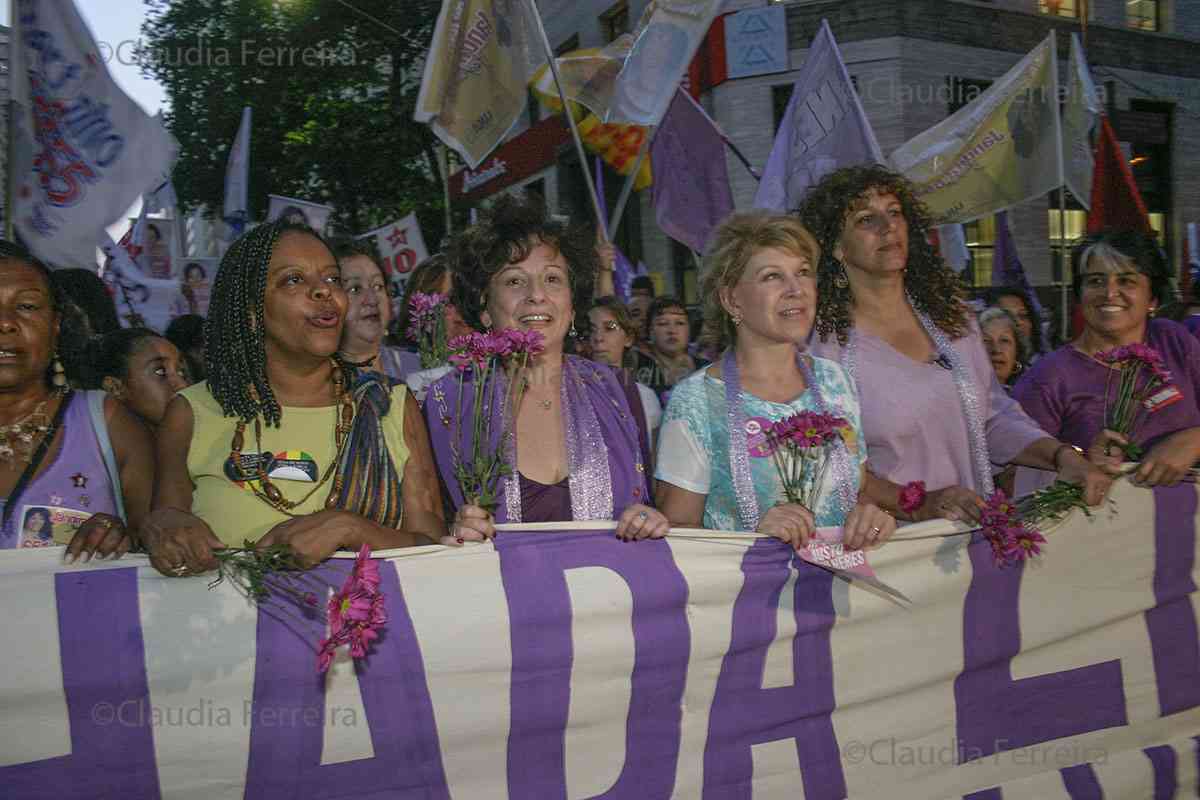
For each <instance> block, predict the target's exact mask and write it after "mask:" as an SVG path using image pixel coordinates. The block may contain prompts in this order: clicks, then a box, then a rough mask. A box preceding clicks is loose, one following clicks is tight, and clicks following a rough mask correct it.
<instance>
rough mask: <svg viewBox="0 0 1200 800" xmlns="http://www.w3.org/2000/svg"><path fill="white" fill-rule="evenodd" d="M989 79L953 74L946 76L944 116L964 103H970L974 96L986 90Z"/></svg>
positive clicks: (989, 82)
mask: <svg viewBox="0 0 1200 800" xmlns="http://www.w3.org/2000/svg"><path fill="white" fill-rule="evenodd" d="M991 85H992V82H991V81H980V80H975V79H974V78H959V77H956V76H953V75H948V76H947V77H946V91H947V96H948V98H949V99H948V100H947V102H946V116H950V115H951V114H953V113H954V112H955V111H958V110H959V109H960V108H962V107H963V106H965V105H970V104H971V103H972V102H974V101H975V98H977V97H979V95H981V94H983V93H984V92H986V91H987V90H988V87H990V86H991Z"/></svg>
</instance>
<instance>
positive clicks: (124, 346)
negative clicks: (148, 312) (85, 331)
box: [80, 328, 169, 389]
mask: <svg viewBox="0 0 1200 800" xmlns="http://www.w3.org/2000/svg"><path fill="white" fill-rule="evenodd" d="M150 339H162V340H164V341H169V340H168V339H167V338H166V337H165V336H163V335H162V334H160V333H158V332H157V331H152V330H150V329H149V328H118V329H117V330H115V331H109V332H108V333H106V334H104V335H103V336H93V337H92V338H91V339H89V340H88V347H87V354H88V368H87V371H86V372H85V373H84V377H83V378H82V379H81V380H80V384H81V385H82V386H83V388H85V389H102V388H104V379H105V378H120V379H121V380H127V379H128V378H129V360H130V359H131V358H133V355H134V353H136V352H137V351H138V350H140V349H141V347H142V343H143V342H145V341H147V340H150Z"/></svg>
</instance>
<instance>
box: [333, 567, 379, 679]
mask: <svg viewBox="0 0 1200 800" xmlns="http://www.w3.org/2000/svg"><path fill="white" fill-rule="evenodd" d="M379 584H380V578H379V565H378V564H377V563H376V562H375V561H374V560H373V559H372V558H371V548H370V547H369V546H368V545H365V544H364V545H363V546H362V547H361V548H360V549H359V551H358V557H357V558H356V559H355V560H354V568H353V569H352V570H351V571H350V575H349V577H347V578H346V582H345V583H344V584H342V588H341V590H339V591H338V592H337V594H335V595H334V596H333V597H331V598H330V599H329V607H328V610H329V636H328V638H325V639H322V640H321V643H320V645H319V647H318V650H317V670H318V671H320V672H325V671H326V670H327V669H329V665H330V664H331V663H332V662H333V653H334V651H336V650H337V648H338V647H340V646H341V645H343V644H349V645H350V655H351V656H353V657H354V658H363V657H364V656H366V654H367V650H368V649H369V647H370V644H371V642H372V641H374V640H375V639H377V638H379V629H380V628H382V627H383V626H384V625H385V624H386V623H387V619H388V617H387V608H386V606H385V605H384V595H383V593H382V592H380V591H379Z"/></svg>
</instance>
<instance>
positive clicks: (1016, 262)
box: [992, 211, 1045, 325]
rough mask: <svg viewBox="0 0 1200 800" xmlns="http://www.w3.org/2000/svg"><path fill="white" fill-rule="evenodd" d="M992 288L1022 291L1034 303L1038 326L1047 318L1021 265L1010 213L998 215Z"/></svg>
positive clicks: (993, 255) (1004, 212) (993, 256)
mask: <svg viewBox="0 0 1200 800" xmlns="http://www.w3.org/2000/svg"><path fill="white" fill-rule="evenodd" d="M992 286H1008V287H1011V288H1015V289H1020V290H1021V291H1023V292H1024V293H1025V295H1026V297H1028V298H1029V301H1030V302H1031V303H1033V311H1034V313H1035V314H1037V320H1036V322H1037V324H1039V325H1040V324H1041V321H1042V320H1043V319H1044V318H1045V315H1044V314H1043V313H1042V304H1041V303H1039V302H1038V297H1037V292H1035V291H1034V290H1033V286H1032V285H1031V284H1030V283H1029V276H1028V275H1026V274H1025V267H1024V266H1023V265H1022V264H1021V256H1020V255H1019V254H1018V253H1017V243H1016V241H1015V240H1014V239H1013V235H1012V231H1011V230H1009V227H1008V212H1007V211H1000V212H998V213H997V214H996V248H995V250H993V251H992Z"/></svg>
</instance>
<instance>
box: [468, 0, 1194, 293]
mask: <svg viewBox="0 0 1200 800" xmlns="http://www.w3.org/2000/svg"><path fill="white" fill-rule="evenodd" d="M645 5H646V2H645V0H615V2H614V0H599V1H598V2H589V1H587V0H579V2H576V3H573V4H567V8H566V10H560V13H556V14H555V15H553V17H552V18H548V19H546V20H545V23H546V28H547V34H548V36H549V37H550V41H551V44H552V46H554V47H555V48H556V49H557V50H558V51H559V52H566V51H568V50H573V49H577V48H580V47H598V46H602V45H603V44H605V43H606V42H608V41H610V40H611V39H612V38H615V36H617V35H620V34H621V33H623V32H625V31H628V30H632V29H633V27H634V26H636V24H637V20H638V18H639V17H640V15H641V13H642V11H643V10H644V7H645ZM768 5H781V6H783V11H784V14H782V15H780V18H781V19H783V20H785V24H786V37H787V38H786V41H787V46H788V51H789V58H790V64H789V67H790V69H788V70H787V71H781V72H776V73H773V74H764V75H757V76H755V77H748V78H741V79H727V80H723V81H721V82H719V83H717V84H716V85H712V86H704V87H703V88H704V91H703V92H702V95H701V103H702V104H703V105H704V106H705V107H706V109H707V110H708V111H709V113H710V114H711V116H712V117H713V118H714V119H715V120H716V122H717V123H718V125H720V126H721V128H722V129H723V130H724V132H725V133H726V134H727V135H728V136H729V137H730V139H732V140H733V142H734V143H735V144H736V145H737V146H738V148H739V149H740V150H741V151H742V152H743V154H744V155H745V156H746V157H747V158H748V160H749V161H750V162H751V163H752V164H754V165H755V166H758V167H761V166H762V165H763V164H765V163H766V160H767V156H768V154H769V153H770V150H771V145H772V143H773V141H774V137H775V131H776V129H777V126H778V124H779V120H780V117H781V115H782V113H783V110H784V108H785V107H786V103H787V99H788V97H789V93H790V88H791V84H792V82H793V81H794V80H795V78H796V76H797V74H798V70H799V68H800V67H801V66H802V65H803V63H804V59H805V55H806V52H807V48H808V46H809V43H810V41H811V40H812V38H813V36H814V35H815V34H816V32H817V29H818V27H819V26H820V23H821V20H822V19H827V20H828V21H829V24H830V27H831V28H832V30H833V33H834V36H835V37H836V39H837V41H838V43H839V45H840V46H841V49H842V54H843V58H844V60H845V62H846V66H847V69H848V71H849V72H850V75H851V77H852V78H853V80H854V82H855V84H856V86H857V87H858V92H859V95H860V98H861V99H862V103H863V107H864V109H865V110H866V113H867V116H868V118H869V119H870V121H871V123H872V125H873V127H874V129H875V134H876V137H877V138H878V140H879V144H880V147H881V148H882V150H883V153H884V155H885V156H886V155H888V154H890V153H891V152H892V151H893V150H894V149H895V148H897V147H898V146H899V145H901V144H902V143H904V142H905V141H907V140H908V139H910V138H912V137H913V136H915V135H917V134H919V133H921V132H922V131H924V130H926V129H927V128H929V127H931V126H932V125H934V124H936V123H937V122H939V121H941V120H942V119H945V118H946V117H947V116H948V115H949V114H951V113H952V112H953V111H955V110H957V109H958V108H959V107H961V106H962V105H964V104H965V103H966V102H968V101H969V100H970V99H972V98H973V97H975V96H976V95H977V94H978V93H979V92H980V91H982V89H983V88H986V86H987V85H988V84H989V83H990V82H991V81H992V80H994V79H996V78H998V77H1000V76H1001V75H1002V74H1004V72H1006V71H1007V70H1008V69H1009V68H1011V67H1012V66H1013V65H1014V64H1016V62H1017V61H1018V60H1020V59H1021V57H1022V56H1024V55H1025V54H1026V53H1028V52H1029V51H1030V50H1032V49H1033V48H1034V47H1035V46H1036V45H1037V44H1038V43H1039V42H1040V41H1042V40H1043V39H1044V38H1045V37H1046V35H1047V34H1048V33H1049V31H1050V30H1051V28H1053V29H1055V30H1056V31H1057V32H1058V43H1059V68H1060V73H1061V74H1060V80H1065V70H1066V60H1067V54H1068V50H1069V42H1070V34H1071V33H1080V34H1082V35H1083V36H1084V38H1085V51H1086V55H1087V59H1088V62H1089V65H1090V67H1091V70H1092V75H1093V78H1094V80H1095V82H1096V85H1097V87H1098V89H1100V90H1101V93H1102V95H1103V98H1104V104H1105V107H1106V111H1107V113H1108V115H1109V117H1110V119H1111V121H1112V123H1113V125H1114V128H1115V130H1116V132H1117V136H1118V138H1119V139H1120V140H1121V141H1122V144H1123V147H1124V148H1125V149H1126V150H1127V151H1128V156H1129V159H1130V162H1131V165H1132V168H1133V171H1134V175H1135V177H1136V179H1137V181H1138V185H1139V188H1140V189H1141V191H1142V195H1143V197H1144V199H1145V200H1146V203H1147V206H1148V207H1149V209H1150V211H1151V215H1152V222H1153V224H1154V225H1155V227H1156V228H1157V229H1158V230H1159V231H1160V234H1161V236H1162V239H1163V243H1164V246H1165V247H1166V248H1167V250H1168V252H1169V253H1170V255H1171V256H1172V258H1173V262H1174V263H1176V264H1178V263H1179V262H1180V257H1181V252H1182V247H1183V245H1182V242H1183V239H1184V230H1185V224H1186V223H1187V222H1194V221H1197V220H1200V181H1198V180H1197V171H1198V168H1200V137H1196V136H1189V135H1187V134H1188V132H1189V131H1190V130H1192V129H1194V128H1195V127H1196V126H1197V123H1200V57H1198V56H1200V0H1163V1H1160V2H1153V1H1152V0H1134V2H1129V1H1128V0H1092V1H1091V2H1088V3H1084V2H1082V0H997V1H996V2H984V1H983V0H904V1H903V2H901V1H900V0H808V1H806V0H792V1H790V2H783V3H768V2H767V0H733V1H732V2H728V3H727V4H726V6H725V8H724V11H725V12H726V13H732V12H736V11H739V10H743V9H746V8H754V7H764V6H768ZM560 9H561V7H560ZM1081 15H1083V17H1084V18H1083V19H1081V18H1080V16H1081ZM707 52H708V51H706V50H704V49H702V51H701V52H700V54H699V55H698V58H699V59H704V58H706V57H708V56H707V55H706V54H707ZM702 66H703V65H702ZM701 71H702V72H703V70H701ZM727 160H728V167H729V175H730V179H731V184H732V188H733V194H734V198H735V202H736V204H737V206H738V208H749V207H750V206H751V204H752V200H753V197H754V193H755V189H756V185H757V181H756V179H755V178H754V177H753V176H752V175H751V174H750V172H749V171H747V170H746V169H745V168H744V167H743V166H742V165H741V163H740V162H739V161H738V160H737V159H736V158H734V156H733V155H732V154H731V153H730V154H727ZM497 162H503V163H502V164H498V163H497ZM605 177H606V185H605V189H606V193H607V194H608V195H609V197H610V203H611V202H612V199H613V198H615V195H616V194H617V192H618V191H619V188H620V187H619V183H620V179H619V178H618V177H617V176H615V175H614V174H612V173H611V172H610V173H608V174H606V176H605ZM464 179H465V183H466V184H467V187H468V190H467V191H466V192H465V193H464V192H463V191H462V187H463V183H464ZM453 186H454V189H453V192H454V196H455V198H456V200H458V201H459V202H462V203H464V204H468V203H477V202H486V199H487V198H488V197H489V196H492V195H494V194H496V193H497V192H500V191H511V190H514V189H522V188H531V189H534V190H536V191H539V192H540V193H541V194H543V195H544V196H545V197H546V199H547V202H548V203H549V204H550V206H551V208H553V209H557V211H558V212H559V213H564V214H572V215H581V216H583V217H584V218H587V217H590V216H591V209H590V206H589V205H588V203H587V198H586V193H585V192H586V190H585V189H584V183H583V178H582V175H581V173H580V170H579V165H578V162H577V160H576V157H575V154H574V150H573V148H572V145H571V141H570V137H569V132H568V131H567V129H566V128H565V126H564V125H563V123H562V119H561V116H551V115H547V114H546V113H545V112H544V111H543V110H541V109H539V108H537V106H536V103H533V102H531V104H530V113H529V114H528V115H527V118H526V119H525V120H523V121H522V122H521V123H520V124H519V125H518V126H517V128H516V129H515V131H514V134H513V135H512V136H511V137H510V139H509V141H508V142H507V143H506V144H505V145H503V146H502V148H501V149H500V150H498V151H497V154H495V155H494V156H493V158H491V159H489V160H488V161H486V162H484V163H483V164H481V165H480V170H477V171H476V172H475V173H469V172H466V171H460V172H459V173H458V175H457V176H456V182H455V184H453ZM644 194H645V196H644V197H635V199H634V200H633V201H631V203H630V207H629V211H628V212H627V217H626V220H625V222H624V223H623V225H622V230H621V232H620V234H619V235H618V237H617V239H618V244H619V245H620V246H621V247H622V248H623V249H624V250H625V251H626V252H627V254H628V255H630V257H631V258H632V259H634V260H635V261H636V260H641V261H643V262H644V263H645V264H646V265H647V266H648V267H649V268H650V270H651V271H652V273H653V274H654V275H655V279H656V283H657V284H658V285H659V287H660V289H661V290H663V291H664V292H667V293H672V294H678V295H681V296H684V297H685V298H686V299H687V300H688V301H689V302H695V301H696V300H697V297H696V285H697V281H696V274H695V273H696V261H695V259H694V258H693V257H692V254H691V253H690V252H688V251H687V250H686V249H685V248H683V247H682V246H680V245H678V244H676V243H674V242H672V241H671V240H670V239H669V238H668V237H666V236H665V235H664V234H663V233H662V232H661V231H660V230H659V229H658V227H657V225H656V224H655V222H654V215H653V210H652V208H651V207H650V199H649V193H648V192H647V193H644ZM1063 204H1064V205H1065V207H1066V209H1067V212H1066V214H1065V219H1064V222H1065V225H1064V226H1061V227H1060V224H1059V220H1060V213H1059V210H1058V209H1059V199H1058V196H1057V193H1055V194H1052V195H1051V196H1048V197H1045V198H1038V199H1035V200H1032V201H1029V202H1027V203H1024V204H1022V205H1020V206H1017V207H1015V208H1014V209H1012V210H1011V211H1010V214H1009V217H1010V222H1011V225H1012V228H1013V231H1014V234H1015V236H1016V241H1017V247H1018V250H1019V252H1020V255H1021V258H1022V260H1023V262H1024V264H1025V267H1026V270H1027V271H1028V273H1029V275H1030V279H1031V281H1032V282H1033V283H1034V284H1035V285H1036V286H1038V287H1039V289H1040V291H1042V292H1044V293H1045V294H1047V295H1048V296H1049V295H1052V294H1053V291H1054V290H1053V288H1052V287H1053V285H1054V284H1055V283H1056V282H1057V281H1059V280H1060V277H1061V276H1060V274H1059V270H1058V257H1057V248H1058V246H1059V245H1060V244H1061V242H1062V241H1064V240H1066V241H1070V240H1071V239H1074V238H1075V237H1076V236H1078V235H1079V234H1080V233H1081V231H1082V229H1083V223H1084V219H1085V216H1086V215H1085V212H1084V211H1083V210H1082V206H1080V205H1079V204H1078V203H1077V202H1076V201H1075V200H1074V198H1071V197H1070V196H1069V193H1068V194H1067V196H1066V197H1064V199H1063ZM610 207H611V206H610ZM1063 228H1065V235H1064V233H1063ZM967 234H968V243H969V244H970V246H971V249H972V251H973V255H974V258H973V261H974V267H973V271H974V274H973V278H974V280H975V282H976V284H977V285H986V284H987V283H988V282H989V280H990V264H991V260H990V259H991V244H992V235H993V232H992V223H991V219H990V218H987V219H984V220H980V221H978V222H976V223H972V224H969V225H968V226H967Z"/></svg>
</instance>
